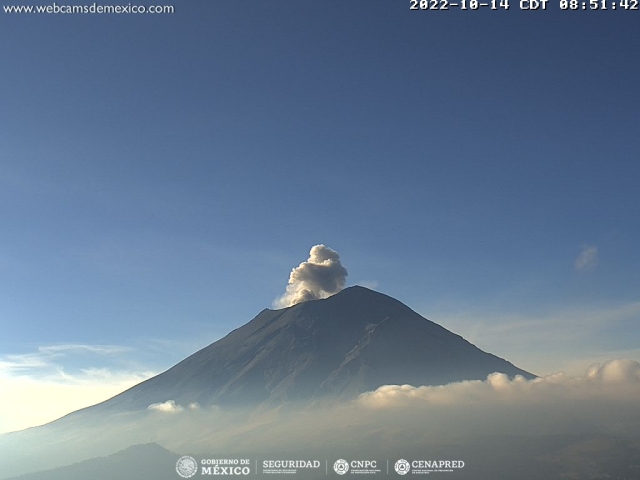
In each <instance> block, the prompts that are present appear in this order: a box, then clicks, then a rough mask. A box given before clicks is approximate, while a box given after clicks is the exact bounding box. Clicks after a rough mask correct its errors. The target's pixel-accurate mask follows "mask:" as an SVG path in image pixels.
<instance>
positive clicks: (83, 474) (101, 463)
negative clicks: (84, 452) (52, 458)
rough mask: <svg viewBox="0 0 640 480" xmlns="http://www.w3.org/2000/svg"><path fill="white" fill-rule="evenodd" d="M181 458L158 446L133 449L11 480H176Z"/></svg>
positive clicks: (135, 446)
mask: <svg viewBox="0 0 640 480" xmlns="http://www.w3.org/2000/svg"><path fill="white" fill-rule="evenodd" d="M178 457H179V456H178V455H177V454H175V453H172V452H170V451H169V450H166V449H164V448H162V447H161V446H160V445H157V444H155V443H149V444H145V445H133V446H131V447H129V448H127V449H126V450H123V451H120V452H118V453H115V454H113V455H108V456H106V457H99V458H93V459H91V460H85V461H84V462H79V463H76V464H73V465H69V466H66V467H60V468H55V469H52V470H47V471H42V472H34V473H28V474H26V475H21V476H19V477H14V478H13V479H12V480H87V479H89V478H90V479H93V480H116V479H118V480H134V479H136V480H152V479H153V480H175V479H176V478H180V477H178V475H177V474H176V470H175V468H176V460H177V459H178Z"/></svg>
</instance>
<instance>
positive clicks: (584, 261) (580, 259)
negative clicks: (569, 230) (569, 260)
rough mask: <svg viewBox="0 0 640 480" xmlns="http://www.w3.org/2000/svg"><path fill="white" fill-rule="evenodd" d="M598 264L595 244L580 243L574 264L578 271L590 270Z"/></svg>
mask: <svg viewBox="0 0 640 480" xmlns="http://www.w3.org/2000/svg"><path fill="white" fill-rule="evenodd" d="M597 264H598V247H596V246H595V245H582V247H580V253H579V254H578V256H577V258H576V260H575V262H574V266H575V269H576V270H577V271H579V272H582V271H585V270H591V269H593V268H594V267H595V266H596V265H597Z"/></svg>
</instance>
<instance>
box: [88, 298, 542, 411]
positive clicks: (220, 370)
mask: <svg viewBox="0 0 640 480" xmlns="http://www.w3.org/2000/svg"><path fill="white" fill-rule="evenodd" d="M492 372H502V373H505V374H507V375H509V376H510V377H513V376H515V375H522V376H524V377H526V378H533V377H534V375H531V374H530V373H528V372H525V371H523V370H520V369H519V368H517V367H515V366H514V365H512V364H511V363H509V362H507V361H505V360H503V359H501V358H498V357H496V356H494V355H491V354H489V353H485V352H483V351H482V350H480V349H478V348H477V347H475V346H474V345H472V344H471V343H469V342H467V341H466V340H465V339H463V338H462V337H460V336H459V335H456V334H454V333H452V332H450V331H448V330H447V329H445V328H443V327H441V326H439V325H437V324H435V323H433V322H431V321H430V320H427V319H426V318H424V317H422V316H421V315H419V314H418V313H416V312H414V311H413V310H411V309H410V308H409V307H407V306H406V305H404V304H402V303H401V302H399V301H398V300H395V299H393V298H391V297H389V296H387V295H384V294H381V293H377V292H374V291H372V290H369V289H367V288H364V287H359V286H355V287H350V288H346V289H344V290H342V291H341V292H340V293H337V294H336V295H333V296H331V297H329V298H326V299H323V300H311V301H307V302H303V303H299V304H297V305H294V306H292V307H288V308H284V309H280V310H268V309H267V310H263V311H262V312H260V314H258V316H256V317H255V318H254V319H253V320H251V321H250V322H249V323H247V324H245V325H244V326H242V327H240V328H238V329H236V330H233V331H232V332H231V333H229V334H228V335H227V336H226V337H224V338H222V339H220V340H218V341H217V342H215V343H213V344H211V345H209V346H208V347H205V348H203V349H202V350H200V351H198V352H196V353H194V354H193V355H191V356H190V357H188V358H186V359H185V360H183V361H182V362H180V363H178V364H177V365H175V366H174V367H172V368H171V369H169V370H167V371H166V372H164V373H162V374H160V375H157V376H156V377H153V378H151V379H149V380H147V381H145V382H142V383H140V384H139V385H136V386H135V387H132V388H131V389H129V390H127V391H125V392H123V393H121V394H120V395H117V396H116V397H114V398H112V399H110V400H107V401H106V402H103V403H102V404H99V405H97V406H95V407H91V409H105V410H108V411H131V410H142V409H146V408H147V407H148V406H149V405H151V404H153V403H162V402H166V401H168V400H174V401H175V402H176V403H178V404H180V405H185V406H186V405H189V404H190V403H192V402H197V403H199V404H200V405H202V406H208V405H212V404H215V405H221V406H225V405H226V406H231V405H233V406H236V405H259V404H268V405H281V404H284V403H288V402H292V401H309V400H313V399H317V398H320V397H326V396H329V397H340V398H348V397H353V396H355V395H357V394H359V393H362V392H365V391H368V390H374V389H376V388H378V387H379V386H381V385H386V384H411V385H441V384H446V383H450V382H456V381H461V380H483V379H485V378H486V376H487V375H488V374H490V373H492Z"/></svg>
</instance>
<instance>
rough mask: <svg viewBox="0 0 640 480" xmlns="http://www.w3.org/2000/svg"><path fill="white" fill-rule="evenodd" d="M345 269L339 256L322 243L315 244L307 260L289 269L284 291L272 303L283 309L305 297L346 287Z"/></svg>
mask: <svg viewBox="0 0 640 480" xmlns="http://www.w3.org/2000/svg"><path fill="white" fill-rule="evenodd" d="M346 279H347V270H346V269H345V268H344V267H343V266H342V263H340V255H338V252H336V251H335V250H332V249H331V248H329V247H326V246H325V245H322V244H321V245H315V246H314V247H312V248H311V251H310V252H309V259H308V260H307V261H306V262H302V263H301V264H300V265H298V266H297V267H296V268H294V269H293V270H291V274H290V275H289V284H288V285H287V290H286V292H285V293H284V295H282V296H281V297H280V298H278V299H276V300H275V301H274V302H273V305H274V306H275V307H276V308H285V307H290V306H292V305H295V304H297V303H300V302H306V301H308V300H318V299H320V298H327V297H330V296H331V295H333V294H335V293H338V292H339V291H340V290H342V289H343V288H344V286H345V283H346Z"/></svg>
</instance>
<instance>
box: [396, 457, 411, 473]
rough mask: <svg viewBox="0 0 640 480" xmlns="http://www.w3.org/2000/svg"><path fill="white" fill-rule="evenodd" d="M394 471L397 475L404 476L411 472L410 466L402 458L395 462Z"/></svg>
mask: <svg viewBox="0 0 640 480" xmlns="http://www.w3.org/2000/svg"><path fill="white" fill-rule="evenodd" d="M395 469H396V472H397V473H398V475H406V474H407V473H409V470H411V465H409V462H407V461H406V460H405V459H404V458H401V459H400V460H398V461H397V462H396V465H395Z"/></svg>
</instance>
